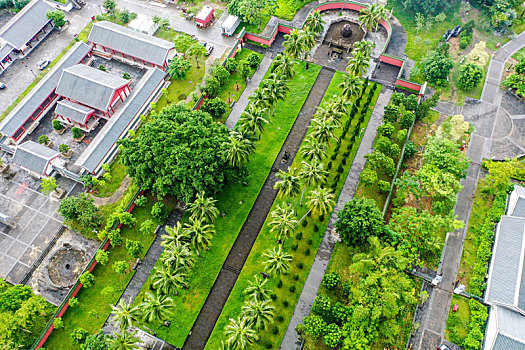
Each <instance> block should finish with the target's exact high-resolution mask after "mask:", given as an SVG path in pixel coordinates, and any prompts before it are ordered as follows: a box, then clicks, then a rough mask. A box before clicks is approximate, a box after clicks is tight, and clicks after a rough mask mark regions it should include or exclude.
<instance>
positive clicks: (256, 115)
mask: <svg viewBox="0 0 525 350" xmlns="http://www.w3.org/2000/svg"><path fill="white" fill-rule="evenodd" d="M261 91H262V90H261ZM266 109H267V108H266V107H265V108H261V107H258V106H257V105H256V104H254V103H252V104H250V105H248V108H246V109H245V110H244V112H242V114H241V117H240V119H239V125H240V129H241V131H243V132H247V133H251V134H253V135H259V139H261V134H262V132H263V131H264V127H265V126H266V124H268V120H266V119H265V118H264V117H263V114H264V113H265V112H266Z"/></svg>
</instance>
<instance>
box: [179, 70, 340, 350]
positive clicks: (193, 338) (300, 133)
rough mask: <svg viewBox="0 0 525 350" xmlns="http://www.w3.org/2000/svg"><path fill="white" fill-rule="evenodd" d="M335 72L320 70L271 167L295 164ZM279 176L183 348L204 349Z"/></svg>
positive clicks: (267, 187)
mask: <svg viewBox="0 0 525 350" xmlns="http://www.w3.org/2000/svg"><path fill="white" fill-rule="evenodd" d="M333 76H334V72H332V71H330V70H327V69H326V68H323V69H322V70H321V71H320V72H319V75H318V76H317V79H316V81H315V83H314V85H313V86H312V89H311V90H310V92H309V94H308V97H307V98H306V101H305V102H304V105H303V107H302V108H301V111H300V112H299V115H298V116H297V118H296V119H295V122H294V125H293V127H292V129H291V130H290V132H289V134H288V136H287V138H286V141H285V142H284V145H283V146H282V148H281V150H280V152H279V154H278V156H277V158H276V159H275V161H274V163H273V166H272V169H279V170H283V171H285V170H286V169H287V168H288V167H289V166H290V165H291V164H292V162H293V159H294V158H295V155H296V154H297V152H298V150H299V147H300V146H301V143H302V141H303V139H304V137H305V135H306V132H307V130H308V126H309V125H310V121H311V119H312V117H313V115H314V114H315V112H316V110H317V107H319V105H320V104H321V101H322V99H323V97H324V94H325V92H326V90H327V89H328V86H329V85H330V81H331V80H332V78H333ZM285 152H288V154H290V157H289V158H288V159H286V160H285V159H284V154H285ZM277 180H278V179H277V177H276V176H275V172H274V171H272V172H270V173H269V174H268V177H267V178H266V181H265V183H264V185H263V188H262V189H261V191H260V192H259V195H258V196H257V199H256V200H255V203H254V205H253V207H252V209H251V210H250V213H249V214H248V218H247V219H246V221H245V222H244V225H243V227H242V229H241V232H239V235H238V236H237V239H236V240H235V243H234V244H233V247H232V248H231V250H230V252H229V253H228V256H227V257H226V261H225V262H224V265H223V267H222V269H221V271H220V273H219V276H218V277H217V279H216V280H215V283H214V284H213V287H212V289H211V291H210V294H209V295H208V297H207V298H206V301H205V302H204V305H203V307H202V309H201V311H200V313H199V315H198V316H197V320H196V321H195V323H194V324H193V327H192V329H191V333H190V335H189V336H188V338H186V342H185V343H184V347H183V348H184V349H190V350H193V349H204V346H205V345H206V342H207V341H208V338H209V337H210V335H211V333H212V331H213V329H214V327H215V324H216V322H217V320H218V318H219V316H220V314H221V312H222V310H223V307H224V305H225V304H226V301H227V300H228V298H229V297H230V293H231V291H232V289H233V286H234V285H235V282H236V281H237V278H238V276H239V274H240V272H241V270H242V268H243V266H244V263H245V262H246V259H247V258H248V255H249V254H250V251H251V249H252V246H253V244H254V243H255V240H256V239H257V236H258V235H259V232H260V230H261V228H262V226H263V224H264V221H265V220H266V217H267V216H268V214H269V212H270V209H271V207H272V204H273V202H274V200H275V197H276V196H277V192H278V191H277V190H275V189H274V185H275V183H276V182H277Z"/></svg>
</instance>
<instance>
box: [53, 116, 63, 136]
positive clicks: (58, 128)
mask: <svg viewBox="0 0 525 350" xmlns="http://www.w3.org/2000/svg"><path fill="white" fill-rule="evenodd" d="M53 129H54V130H55V132H56V133H58V134H60V135H62V134H63V133H64V131H66V128H64V125H62V123H61V122H60V121H59V120H58V119H53Z"/></svg>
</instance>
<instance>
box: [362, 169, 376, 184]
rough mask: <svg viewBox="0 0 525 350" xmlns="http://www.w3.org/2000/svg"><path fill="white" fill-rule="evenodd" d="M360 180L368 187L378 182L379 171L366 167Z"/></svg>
mask: <svg viewBox="0 0 525 350" xmlns="http://www.w3.org/2000/svg"><path fill="white" fill-rule="evenodd" d="M360 181H361V182H362V183H363V184H364V185H365V186H367V187H370V186H372V185H374V184H375V183H377V172H376V171H375V170H373V169H364V170H363V172H362V173H361V178H360Z"/></svg>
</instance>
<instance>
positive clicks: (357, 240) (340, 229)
mask: <svg viewBox="0 0 525 350" xmlns="http://www.w3.org/2000/svg"><path fill="white" fill-rule="evenodd" d="M335 227H336V230H337V233H339V237H340V238H341V241H343V242H344V243H345V244H347V245H357V244H362V243H365V242H366V240H367V239H368V237H369V236H381V235H382V234H383V233H384V232H385V228H384V224H383V215H382V214H381V211H380V210H379V209H378V208H377V206H376V204H375V202H374V200H373V199H369V198H357V199H356V198H353V199H352V200H350V201H349V202H347V203H346V204H345V206H344V208H343V210H341V211H340V212H339V213H337V221H336V222H335Z"/></svg>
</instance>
